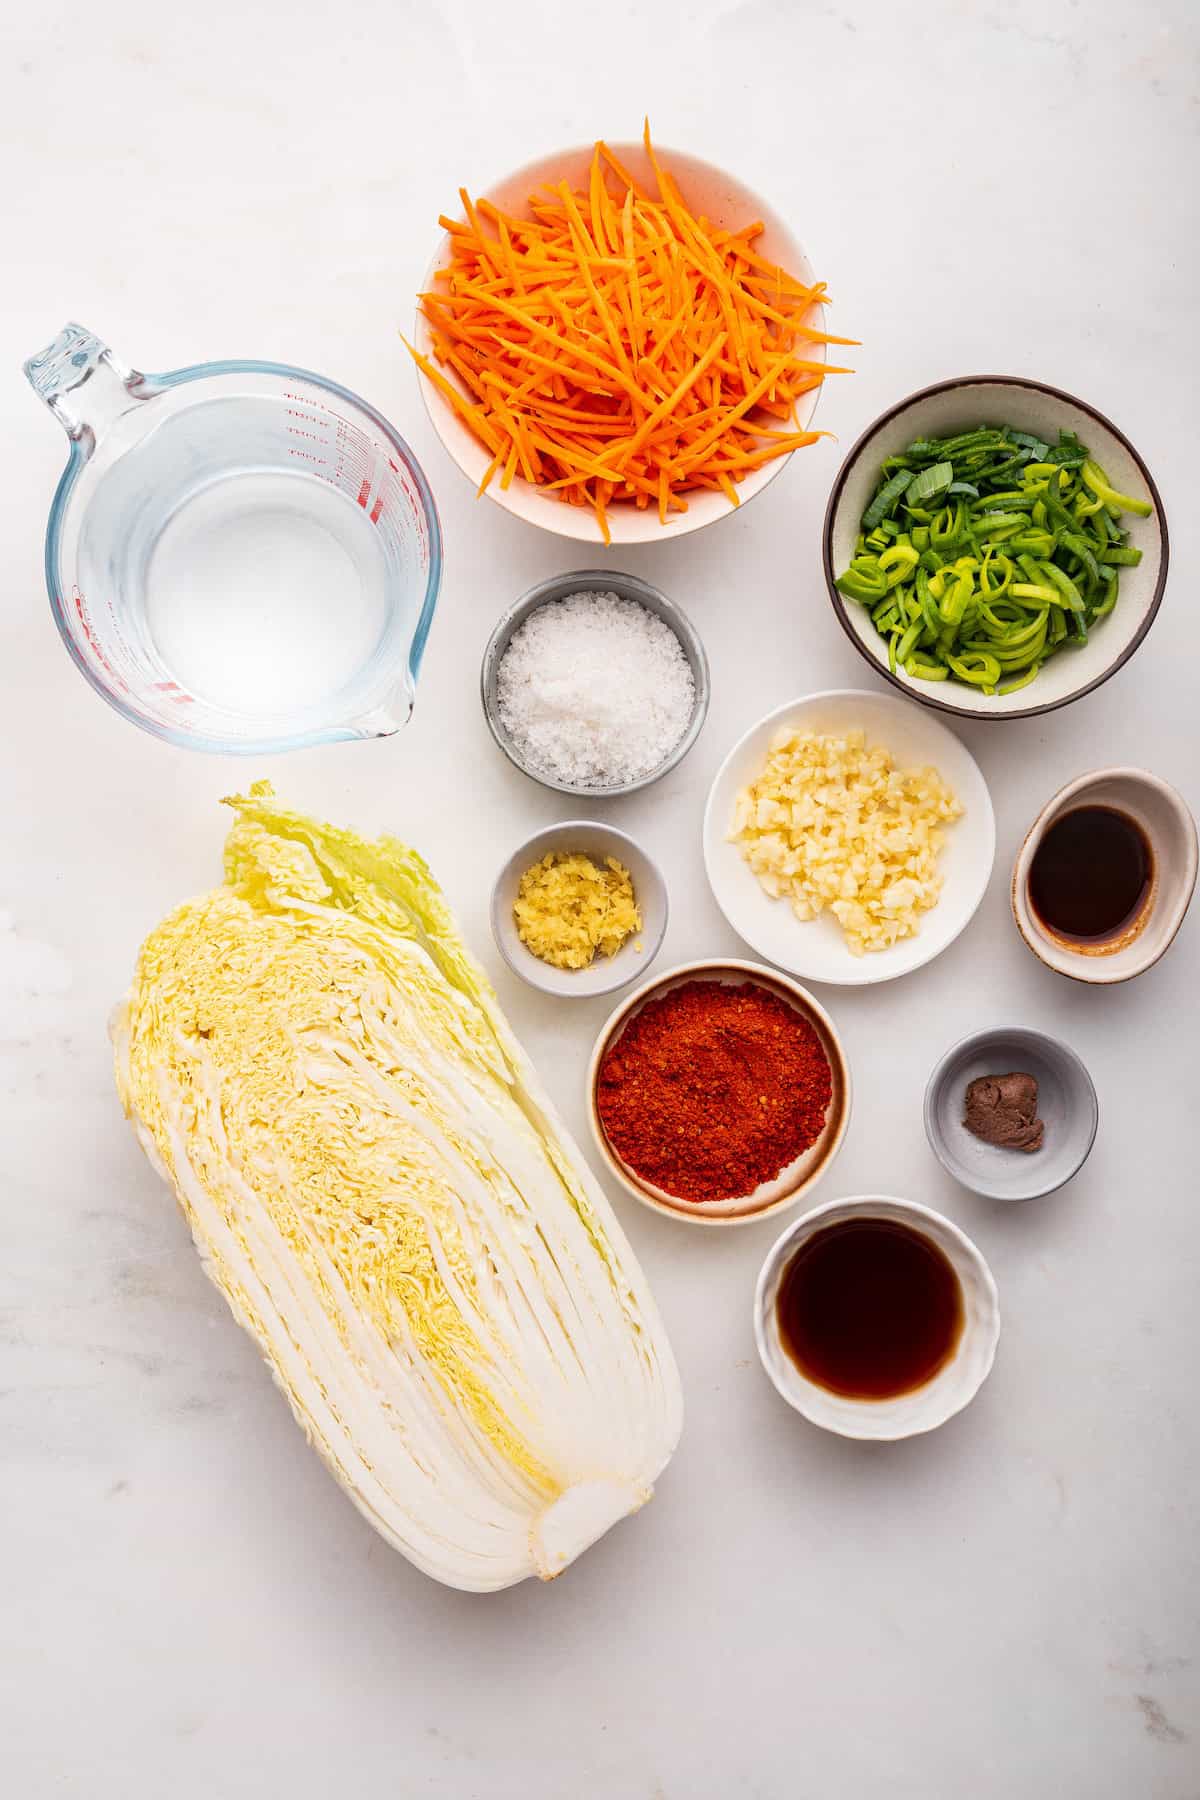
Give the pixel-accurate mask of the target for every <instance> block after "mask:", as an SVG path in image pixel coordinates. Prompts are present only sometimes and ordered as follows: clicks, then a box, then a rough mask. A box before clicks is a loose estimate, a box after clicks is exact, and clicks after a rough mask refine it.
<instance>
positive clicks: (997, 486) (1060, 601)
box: [836, 426, 1150, 695]
mask: <svg viewBox="0 0 1200 1800" xmlns="http://www.w3.org/2000/svg"><path fill="white" fill-rule="evenodd" d="M1149 511H1150V507H1149V504H1148V503H1147V502H1146V501H1142V500H1137V499H1133V498H1131V497H1130V496H1129V495H1127V494H1121V493H1118V492H1117V490H1116V489H1115V488H1114V487H1113V486H1112V484H1111V483H1110V482H1109V480H1108V477H1107V476H1106V475H1105V473H1104V471H1103V470H1102V469H1101V468H1100V467H1099V465H1098V464H1096V463H1095V462H1093V460H1092V458H1091V456H1090V455H1089V453H1088V451H1087V449H1086V448H1085V446H1083V445H1082V444H1080V442H1079V440H1078V438H1077V437H1076V436H1075V435H1074V434H1073V433H1071V432H1060V433H1059V438H1058V443H1057V444H1054V445H1051V444H1049V443H1048V442H1047V441H1046V440H1045V439H1043V438H1041V437H1038V436H1036V435H1035V434H1034V433H1032V432H1026V431H1015V430H1011V429H1009V428H1008V427H998V426H980V427H979V428H978V429H976V430H974V431H968V432H962V433H960V434H959V435H958V436H956V437H951V438H918V439H915V440H914V441H913V442H912V443H911V444H909V445H908V446H907V448H906V449H905V450H904V451H903V452H902V453H901V454H899V455H896V456H890V457H888V458H886V460H885V461H884V463H883V465H882V468H881V471H880V475H879V479H878V482H877V484H876V492H875V493H874V495H873V496H872V498H871V500H870V502H869V504H868V506H867V508H866V511H865V512H864V513H863V516H862V521H861V528H860V532H859V537H858V542H857V544H856V546H855V553H854V556H853V557H852V558H851V560H850V566H849V568H848V569H846V570H845V572H844V573H843V574H842V575H840V576H839V577H838V579H837V583H836V585H837V587H838V590H839V592H841V593H842V594H844V595H845V596H846V598H847V599H848V600H853V601H856V602H857V603H858V604H860V605H862V606H864V607H866V608H867V609H868V610H869V612H870V614H871V620H872V624H873V625H874V628H875V630H876V631H878V632H879V634H880V636H881V637H882V638H885V639H886V641H887V646H888V667H889V669H891V670H896V669H899V668H903V669H904V670H905V671H906V672H907V673H908V674H909V675H910V676H912V678H913V679H914V680H920V681H947V680H954V681H961V682H964V683H966V684H967V685H968V686H971V687H974V688H976V689H977V690H979V691H981V692H982V693H984V694H988V695H992V694H997V693H999V694H1007V693H1013V692H1016V691H1017V690H1018V689H1019V688H1023V687H1025V686H1026V685H1027V684H1028V683H1029V682H1031V681H1033V680H1034V678H1035V677H1036V675H1037V674H1038V671H1039V670H1040V669H1041V667H1042V664H1043V663H1044V662H1045V660H1046V658H1047V657H1049V656H1052V655H1056V654H1057V653H1058V651H1059V650H1060V649H1071V648H1073V647H1077V646H1078V645H1081V644H1083V643H1086V641H1087V638H1088V634H1089V632H1090V630H1091V629H1092V627H1093V626H1095V625H1096V624H1097V623H1098V622H1100V621H1102V620H1103V619H1104V618H1106V617H1107V615H1108V614H1109V613H1110V612H1111V611H1112V610H1113V608H1114V606H1115V605H1116V603H1117V593H1118V586H1119V581H1120V574H1121V570H1122V568H1130V567H1134V566H1135V565H1136V564H1137V563H1139V562H1140V561H1141V557H1142V552H1141V550H1140V549H1139V548H1138V547H1137V546H1135V545H1133V544H1131V543H1130V542H1129V532H1128V531H1127V530H1126V529H1124V527H1123V526H1122V523H1121V517H1122V514H1123V513H1130V512H1132V513H1134V514H1135V515H1137V516H1138V517H1145V516H1146V515H1147V514H1148V513H1149Z"/></svg>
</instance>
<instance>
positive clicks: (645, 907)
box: [491, 819, 667, 999]
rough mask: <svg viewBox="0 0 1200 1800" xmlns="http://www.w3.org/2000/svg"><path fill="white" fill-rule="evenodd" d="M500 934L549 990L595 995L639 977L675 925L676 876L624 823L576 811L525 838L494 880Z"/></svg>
mask: <svg viewBox="0 0 1200 1800" xmlns="http://www.w3.org/2000/svg"><path fill="white" fill-rule="evenodd" d="M491 910H492V936H493V937H494V938H495V940H496V948H497V949H498V950H499V952H500V954H501V956H502V957H503V958H504V960H505V962H506V963H507V964H508V966H509V968H510V969H511V970H512V971H513V973H514V974H516V975H519V976H520V977H521V979H522V981H527V982H528V983H529V985H530V986H531V987H535V988H540V989H541V991H542V993H544V994H558V995H560V996H563V997H567V998H571V997H574V998H577V999H590V998H591V997H592V996H594V995H596V994H611V993H613V992H614V991H615V990H616V989H617V988H620V987H624V986H625V984H626V982H629V981H636V980H637V979H638V978H639V977H640V976H641V975H643V974H644V973H645V971H646V970H647V969H648V968H649V966H650V964H651V962H653V960H654V958H655V956H656V955H657V954H658V951H659V949H660V947H661V945H662V941H663V936H664V934H665V932H666V929H667V884H666V882H665V881H664V880H663V876H662V871H661V869H660V868H659V866H658V864H657V863H656V862H655V861H654V859H653V857H651V856H648V855H647V854H646V852H645V851H644V850H643V849H642V847H641V845H640V844H638V843H635V841H634V839H633V838H631V837H629V836H628V835H627V834H626V833H625V832H623V831H617V830H616V829H615V828H614V827H613V826H611V825H599V824H597V823H596V822H595V821H594V820H592V819H567V820H565V821H564V822H563V823H562V824H561V825H548V826H547V827H546V828H545V830H543V831H536V832H534V834H533V836H532V837H530V838H526V840H525V842H524V843H523V844H520V845H519V846H518V847H517V849H516V850H514V852H513V854H512V855H511V856H510V857H509V859H508V861H507V862H506V863H505V865H504V867H503V868H502V869H501V871H500V873H499V875H498V876H497V877H496V881H495V885H494V887H493V888H492V909H491Z"/></svg>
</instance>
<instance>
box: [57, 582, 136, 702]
mask: <svg viewBox="0 0 1200 1800" xmlns="http://www.w3.org/2000/svg"><path fill="white" fill-rule="evenodd" d="M71 600H72V603H73V605H74V607H75V614H76V617H77V618H78V620H79V624H80V628H81V630H82V632H83V635H84V637H85V639H86V640H87V646H88V649H89V650H90V651H91V653H92V655H93V656H94V657H95V659H96V661H97V662H98V663H99V664H100V667H101V668H102V669H103V670H104V673H105V674H106V675H107V676H108V678H109V680H110V681H111V682H112V684H113V686H114V687H118V688H120V690H121V692H122V693H123V694H127V693H128V692H129V685H128V683H127V682H126V680H125V678H124V676H123V675H120V674H118V673H117V671H116V669H114V668H113V666H112V664H111V663H110V662H109V660H108V657H107V656H106V655H105V654H104V648H103V645H102V644H101V642H100V639H99V638H98V637H97V636H96V628H95V626H94V625H93V624H92V620H91V615H90V614H89V612H88V609H87V601H86V600H85V599H84V597H83V595H82V594H81V593H80V591H79V589H78V588H77V587H73V588H72V589H71ZM59 605H60V606H61V605H62V601H61V600H60V601H59Z"/></svg>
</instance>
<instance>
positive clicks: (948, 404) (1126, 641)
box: [821, 375, 1169, 719]
mask: <svg viewBox="0 0 1200 1800" xmlns="http://www.w3.org/2000/svg"><path fill="white" fill-rule="evenodd" d="M977 425H1012V426H1014V427H1015V428H1016V429H1017V430H1018V431H1032V432H1036V433H1037V434H1038V435H1039V436H1043V437H1046V438H1048V439H1049V441H1050V442H1052V443H1053V442H1056V441H1057V438H1058V433H1059V431H1060V429H1061V430H1067V431H1074V432H1075V433H1076V434H1077V435H1078V437H1079V438H1080V440H1081V442H1082V443H1084V444H1085V445H1086V446H1087V448H1088V450H1089V451H1090V452H1091V454H1092V455H1093V457H1094V458H1095V460H1096V461H1097V462H1098V463H1099V464H1100V466H1101V468H1102V469H1103V470H1104V471H1105V473H1106V475H1107V476H1108V478H1109V480H1110V481H1111V482H1112V483H1113V486H1114V487H1115V488H1116V489H1117V490H1118V491H1119V492H1121V493H1126V494H1136V495H1138V496H1139V497H1144V498H1148V499H1149V501H1150V504H1151V506H1152V507H1153V509H1154V510H1153V512H1152V513H1151V515H1150V517H1149V518H1148V519H1138V518H1135V517H1134V516H1133V515H1132V514H1126V515H1125V517H1124V519H1123V520H1122V525H1123V526H1124V527H1125V528H1126V529H1128V531H1129V534H1130V539H1129V541H1130V543H1131V544H1132V545H1133V546H1134V547H1135V548H1136V549H1138V550H1140V551H1141V552H1142V560H1141V562H1140V563H1139V564H1138V566H1137V567H1136V568H1133V569H1122V570H1121V581H1120V587H1119V589H1118V594H1117V604H1116V606H1115V607H1114V609H1113V611H1112V612H1111V613H1110V614H1109V616H1108V618H1107V619H1103V620H1102V621H1101V622H1100V624H1098V625H1097V626H1096V628H1095V630H1094V631H1093V632H1092V634H1091V636H1090V637H1089V639H1088V641H1087V643H1086V644H1083V645H1081V646H1080V647H1079V648H1078V649H1075V648H1071V649H1064V650H1061V651H1059V653H1058V654H1057V655H1056V656H1052V657H1051V658H1050V659H1049V661H1048V662H1047V663H1045V664H1044V666H1043V667H1042V668H1041V669H1040V670H1039V671H1038V673H1037V675H1036V677H1035V678H1034V680H1033V681H1031V682H1030V683H1029V685H1028V687H1023V688H1018V689H1017V691H1016V692H1015V693H1012V694H993V695H990V696H989V695H987V694H984V693H982V692H981V691H980V690H979V689H978V688H971V687H967V686H966V685H965V684H964V683H962V682H957V681H918V680H916V679H914V677H913V676H911V675H906V674H905V672H904V670H903V669H898V670H897V671H896V673H895V674H893V673H892V672H891V670H890V669H889V668H888V646H887V639H886V638H884V637H881V636H880V634H879V633H878V632H877V631H876V629H875V627H874V625H873V624H872V622H871V615H870V612H869V611H868V609H867V608H866V607H865V606H860V605H858V603H857V602H856V601H854V600H847V599H846V598H845V597H844V595H842V594H840V593H839V592H838V589H837V586H836V578H837V576H838V575H840V574H842V573H843V571H844V570H845V569H846V568H847V567H848V566H849V563H850V558H851V557H852V556H853V554H854V545H855V542H856V540H857V537H858V529H859V522H860V520H861V519H862V515H863V513H864V511H865V510H866V507H867V505H868V503H869V501H870V499H871V496H872V495H873V493H874V492H875V488H876V485H877V482H878V477H879V469H880V465H881V464H882V463H883V461H884V458H885V457H888V456H894V455H895V454H896V452H897V451H899V450H902V449H903V448H904V446H905V445H906V444H909V443H911V442H912V441H913V439H914V438H918V437H946V436H948V435H951V434H952V433H954V432H957V431H969V430H971V429H973V428H974V427H975V426H977ZM1168 552H1169V546H1168V539H1167V521H1166V516H1165V514H1164V512H1163V507H1162V500H1161V498H1160V496H1159V492H1158V489H1157V487H1156V486H1155V484H1154V479H1153V477H1152V475H1151V474H1150V471H1149V469H1148V468H1147V467H1146V464H1145V463H1144V462H1143V460H1142V458H1141V456H1140V455H1139V454H1138V452H1137V451H1136V450H1135V449H1134V447H1133V445H1132V444H1131V443H1130V441H1129V439H1128V438H1127V437H1126V436H1125V433H1124V432H1123V431H1121V430H1120V429H1119V428H1118V427H1117V426H1116V425H1114V424H1113V423H1112V421H1111V419H1106V418H1105V416H1104V414H1103V413H1100V412H1097V411H1096V409H1095V407H1093V406H1089V405H1088V403H1087V402H1086V401H1085V400H1079V399H1077V398H1076V397H1075V396H1074V395H1073V394H1067V393H1064V392H1063V391H1062V389H1061V388H1054V387H1049V386H1047V385H1046V383H1044V382H1041V381H1026V380H1024V379H1023V378H1022V377H1020V376H1016V375H963V376H960V377H958V378H957V379H955V380H953V381H938V382H935V383H934V384H933V386H932V387H926V388H920V389H919V390H918V391H917V392H916V393H915V394H909V395H908V396H907V397H906V398H905V399H903V400H899V401H897V403H896V404H895V406H891V407H889V408H888V410H887V411H886V412H884V413H881V414H880V415H879V417H878V418H877V419H876V420H875V422H874V424H873V425H869V426H868V427H867V429H866V430H865V431H864V432H863V434H862V436H861V437H860V438H859V440H858V442H857V443H856V444H855V445H854V448H853V449H852V450H851V451H850V453H849V455H848V456H847V458H846V460H845V462H844V463H843V464H842V466H841V469H840V470H839V471H838V476H837V479H836V481H835V482H834V484H833V490H832V492H831V493H830V496H829V504H828V506H827V507H826V509H825V527H824V531H823V533H822V544H821V556H822V562H823V564H824V569H825V585H826V587H827V588H828V590H829V598H830V601H831V603H832V605H833V610H834V612H835V614H836V615H837V619H838V623H839V624H840V625H841V627H842V630H843V631H844V632H845V633H846V636H847V637H848V638H849V639H850V642H851V643H852V644H853V645H854V647H855V649H856V650H857V651H858V652H859V654H860V655H861V656H864V657H865V658H866V660H867V661H868V662H869V663H870V664H871V665H872V667H873V668H874V669H875V671H876V673H877V674H879V675H882V676H883V678H884V680H885V681H890V682H891V684H892V686H893V687H898V688H900V689H901V690H902V691H903V692H904V693H906V694H908V695H909V697H910V698H911V699H913V700H919V701H920V702H921V704H922V705H923V706H933V707H936V708H937V709H938V711H939V712H948V713H956V714H958V715H959V716H961V717H966V718H971V719H1029V718H1033V717H1035V716H1036V715H1037V714H1038V713H1046V712H1053V711H1054V710H1055V709H1056V708H1057V707H1060V706H1066V705H1067V704H1068V703H1069V702H1070V701H1072V700H1078V699H1079V697H1080V695H1082V694H1087V693H1090V692H1091V690H1092V689H1093V688H1097V687H1099V686H1100V684H1101V683H1102V682H1104V681H1107V680H1108V678H1109V676H1110V675H1115V674H1116V672H1117V670H1118V669H1119V668H1121V667H1122V665H1123V664H1125V663H1127V662H1128V661H1129V659H1130V657H1131V656H1132V655H1133V653H1134V651H1135V650H1136V649H1137V647H1138V645H1139V644H1140V643H1141V642H1142V639H1143V638H1144V637H1145V635H1146V633H1147V632H1148V631H1149V629H1150V627H1151V625H1152V624H1153V623H1154V619H1155V615H1156V614H1157V612H1158V608H1159V604H1160V602H1161V600H1162V596H1163V589H1164V587H1165V586H1166V580H1167V562H1168Z"/></svg>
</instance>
